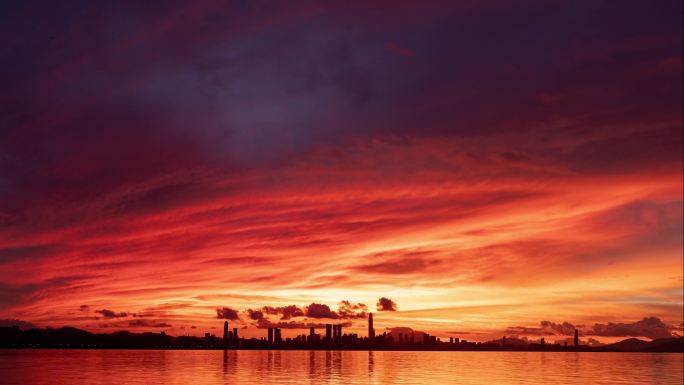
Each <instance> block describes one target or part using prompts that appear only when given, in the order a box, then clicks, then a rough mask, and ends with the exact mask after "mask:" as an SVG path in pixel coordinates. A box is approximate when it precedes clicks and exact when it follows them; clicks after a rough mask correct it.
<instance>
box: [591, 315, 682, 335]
mask: <svg viewBox="0 0 684 385" xmlns="http://www.w3.org/2000/svg"><path fill="white" fill-rule="evenodd" d="M588 334H592V335H595V336H602V337H648V338H652V339H657V338H670V337H674V336H675V335H673V334H672V327H671V326H670V325H667V324H666V323H664V322H663V321H661V320H660V318H657V317H645V318H644V319H642V320H640V321H637V322H632V323H612V322H609V323H607V324H599V323H597V324H594V326H592V327H591V333H588Z"/></svg>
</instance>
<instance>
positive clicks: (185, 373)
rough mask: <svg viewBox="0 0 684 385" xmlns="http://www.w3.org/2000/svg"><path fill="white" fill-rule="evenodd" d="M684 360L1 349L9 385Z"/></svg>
mask: <svg viewBox="0 0 684 385" xmlns="http://www.w3.org/2000/svg"><path fill="white" fill-rule="evenodd" d="M683 358H684V355H682V354H679V353H669V354H667V353H578V352H573V353H554V352H517V353H516V352H383V351H375V352H370V351H357V352H352V351H230V350H229V351H153V350H136V351H121V350H63V351H58V350H23V351H13V350H0V373H2V375H3V378H2V383H3V384H6V385H15V384H28V385H38V384H41V385H42V384H55V385H64V384H74V383H87V384H112V385H113V384H121V383H126V384H171V385H174V384H188V383H193V384H209V385H214V384H238V385H240V384H254V383H259V384H276V383H277V384H286V385H291V384H301V383H302V382H308V383H309V384H344V385H354V384H419V385H420V384H430V385H432V384H444V383H454V382H456V381H457V383H459V384H504V385H505V384H542V383H551V384H556V383H558V384H561V383H562V384H570V385H578V384H625V383H628V384H656V383H657V384H666V385H667V384H678V385H680V384H682V380H683V377H684V376H683V375H682V370H683V369H684V368H683V364H682V359H683ZM38 369H39V370H38ZM307 380H308V381H307Z"/></svg>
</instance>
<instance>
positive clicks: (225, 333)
mask: <svg viewBox="0 0 684 385" xmlns="http://www.w3.org/2000/svg"><path fill="white" fill-rule="evenodd" d="M227 343H228V321H224V322H223V344H224V345H225V344H227Z"/></svg>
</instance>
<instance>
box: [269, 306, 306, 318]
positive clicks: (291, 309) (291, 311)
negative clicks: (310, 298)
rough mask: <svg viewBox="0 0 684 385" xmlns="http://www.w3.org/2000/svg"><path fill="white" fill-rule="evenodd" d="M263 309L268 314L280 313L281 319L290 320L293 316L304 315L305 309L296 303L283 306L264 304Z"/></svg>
mask: <svg viewBox="0 0 684 385" xmlns="http://www.w3.org/2000/svg"><path fill="white" fill-rule="evenodd" d="M261 311H262V312H264V313H266V314H271V315H279V316H280V319H281V320H288V319H290V318H292V317H302V316H304V311H303V310H302V309H300V308H299V307H297V306H296V305H289V306H281V307H272V306H264V307H262V308H261Z"/></svg>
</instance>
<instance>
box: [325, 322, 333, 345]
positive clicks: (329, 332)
mask: <svg viewBox="0 0 684 385" xmlns="http://www.w3.org/2000/svg"><path fill="white" fill-rule="evenodd" d="M325 339H326V340H328V341H330V340H332V325H331V324H325Z"/></svg>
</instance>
